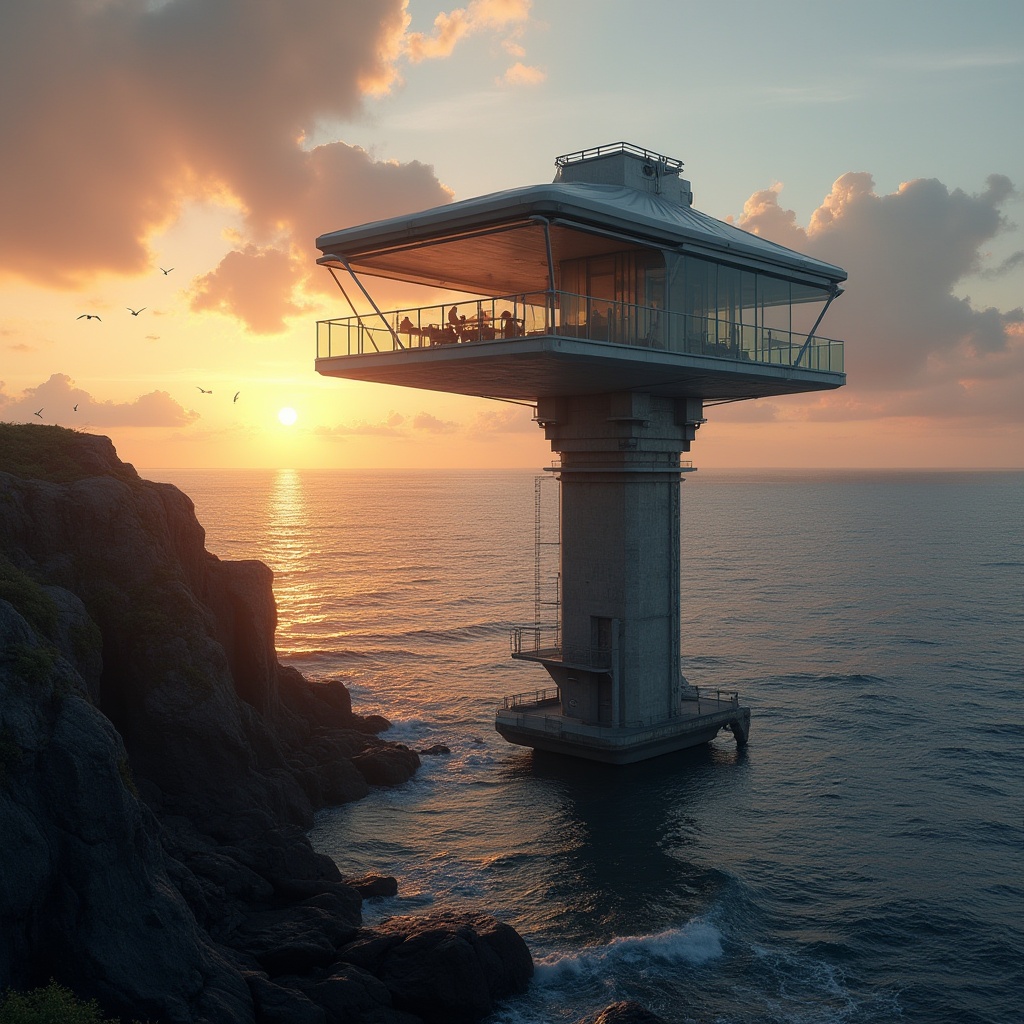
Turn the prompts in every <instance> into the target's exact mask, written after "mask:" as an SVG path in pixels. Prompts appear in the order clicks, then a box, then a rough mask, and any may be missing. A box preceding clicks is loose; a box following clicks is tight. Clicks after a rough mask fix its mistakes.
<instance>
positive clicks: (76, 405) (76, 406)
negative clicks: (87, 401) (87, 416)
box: [75, 402, 78, 412]
mask: <svg viewBox="0 0 1024 1024" xmlns="http://www.w3.org/2000/svg"><path fill="white" fill-rule="evenodd" d="M75 412H78V403H77V402H75Z"/></svg>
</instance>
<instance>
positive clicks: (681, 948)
mask: <svg viewBox="0 0 1024 1024" xmlns="http://www.w3.org/2000/svg"><path fill="white" fill-rule="evenodd" d="M721 955H722V933H721V932H720V931H719V930H718V928H716V927H715V926H714V925H713V924H711V923H710V922H709V921H706V920H703V919H700V918H695V919H694V920H692V921H688V922H687V923H686V924H685V925H683V926H682V927H681V928H669V929H668V930H667V931H663V932H657V933H655V934H652V935H625V936H618V937H616V938H614V939H612V940H611V941H610V942H609V943H607V944H606V945H603V946H588V947H586V948H584V949H581V950H579V951H576V952H573V953H552V954H549V955H548V956H545V957H540V958H538V959H537V961H536V962H535V965H534V966H535V974H534V978H535V980H536V983H537V984H538V985H541V986H551V985H561V984H564V983H566V982H571V981H574V980H576V979H579V978H581V977H583V976H587V975H599V976H606V975H607V973H608V970H609V968H612V967H615V966H622V965H630V964H635V963H638V962H644V961H650V960H651V959H658V960H663V961H670V962H676V963H678V962H680V961H683V962H686V963H688V964H692V965H694V966H699V965H701V964H705V963H708V962H709V961H710V960H715V959H717V958H718V957H720V956H721Z"/></svg>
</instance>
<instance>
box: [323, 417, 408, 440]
mask: <svg viewBox="0 0 1024 1024" xmlns="http://www.w3.org/2000/svg"><path fill="white" fill-rule="evenodd" d="M404 424H405V417H404V416H403V415H402V414H401V413H398V412H394V411H391V412H389V413H388V415H387V416H386V417H385V419H383V420H381V421H379V422H377V423H368V422H367V421H366V420H359V421H358V422H356V423H349V424H346V423H339V424H338V425H337V426H334V427H316V428H315V429H314V431H313V433H314V434H316V435H317V436H318V437H327V438H343V437H405V436H407V435H408V433H409V431H408V430H407V429H403V426H404Z"/></svg>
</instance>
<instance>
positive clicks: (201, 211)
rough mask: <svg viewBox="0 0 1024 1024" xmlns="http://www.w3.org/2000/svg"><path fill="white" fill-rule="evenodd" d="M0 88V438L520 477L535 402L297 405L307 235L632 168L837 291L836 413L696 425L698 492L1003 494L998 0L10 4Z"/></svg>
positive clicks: (1015, 385)
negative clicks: (741, 473) (982, 471)
mask: <svg viewBox="0 0 1024 1024" xmlns="http://www.w3.org/2000/svg"><path fill="white" fill-rule="evenodd" d="M0 90H2V96H3V101H2V105H0V129H2V130H0V147H2V154H0V155H2V163H0V166H2V168H3V189H2V191H0V311H2V315H0V420H3V421H14V422H30V423H40V422H42V423H51V424H52V423H58V424H61V425H63V426H74V427H78V428H81V429H85V430H89V431H92V432H96V433H103V434H107V435H109V436H110V437H111V438H112V439H113V441H114V443H115V445H116V446H117V449H118V453H119V454H120V456H121V457H122V458H123V459H125V460H127V461H129V462H132V463H134V464H135V465H136V466H137V467H138V468H140V469H142V470H144V469H146V468H150V467H152V468H156V467H167V468H171V467H227V466H238V467H268V468H273V467H282V468H286V467H290V468H304V467H325V468H327V467H338V468H349V467H351V468H356V467H408V466H416V467H432V466H437V467H495V468H511V467H539V466H541V465H544V464H547V463H548V462H549V461H550V458H551V455H550V451H549V449H548V447H547V444H546V442H545V441H544V439H543V436H542V433H541V431H540V430H539V429H538V428H537V427H536V425H535V424H533V423H532V422H531V421H530V413H529V411H528V410H524V409H522V408H519V407H515V406H510V405H506V404H502V403H495V402H488V401H486V400H482V399H469V398H460V397H453V396H448V395H443V394H434V393H430V392H425V391H416V390H410V389H401V388H394V387H387V386H383V385H371V384H359V383H355V382H347V381H339V380H335V379H330V378H322V377H319V376H318V375H317V374H316V373H315V371H314V368H313V360H314V355H315V335H316V331H315V323H316V321H317V320H318V319H323V318H326V317H331V316H344V315H347V313H348V308H347V306H346V305H345V303H344V300H343V299H342V297H341V295H340V294H339V293H338V291H337V289H336V287H335V285H334V283H333V281H332V280H331V277H330V275H329V274H328V273H327V271H325V270H323V269H321V268H318V267H317V266H316V265H315V259H316V257H317V256H318V255H319V253H318V252H317V250H316V248H315V246H314V239H315V238H316V236H317V235H319V234H321V233H323V232H326V231H329V230H334V229H337V228H341V227H345V226H347V225H350V224H356V223H361V222H364V221H368V220H376V219H380V218H384V217H389V216H394V215H397V214H401V213H405V212H410V211H414V210H418V209H423V208H426V207H430V206H435V205H438V204H440V203H444V202H447V201H449V200H451V199H465V198H470V197H473V196H477V195H482V194H485V193H488V192H493V191H498V190H501V189H505V188H513V187H517V186H521V185H530V184H536V183H541V182H547V181H550V180H551V179H552V177H553V176H554V170H555V168H554V159H555V157H556V156H558V155H559V154H563V153H570V152H573V151H575V150H579V149H583V148H587V147H591V146H597V145H600V144H604V143H611V142H618V141H627V142H632V143H634V144H636V145H639V146H644V147H647V148H650V149H653V150H655V151H657V152H660V153H663V154H665V155H667V156H670V157H675V158H678V159H681V160H683V161H684V163H685V172H684V173H685V177H686V178H687V179H689V180H690V181H691V183H692V187H693V192H694V197H695V198H694V205H695V206H696V207H697V208H698V209H700V210H702V211H703V212H705V213H707V214H710V215H711V216H714V217H718V218H721V219H723V220H724V219H731V220H732V221H733V222H734V223H736V224H737V225H739V226H740V227H743V228H745V229H747V230H750V231H756V232H757V233H759V234H762V235H764V236H765V237H768V238H770V239H772V240H774V241H777V242H780V243H782V244H784V245H788V246H790V247H792V248H795V249H799V250H801V251H804V252H807V253H809V254H810V255H812V256H816V257H819V258H821V259H824V260H827V261H828V262H831V263H836V264H839V265H840V266H842V267H844V268H845V269H846V270H847V272H848V274H849V281H848V282H847V286H846V291H845V294H844V295H843V296H842V297H841V298H840V299H838V300H837V302H836V303H835V304H834V305H833V306H832V308H831V309H830V311H829V313H828V315H827V317H826V319H825V321H824V323H823V325H822V328H821V332H820V333H822V334H824V335H825V336H827V337H832V338H841V339H844V340H845V342H846V368H847V374H848V384H847V386H846V387H845V388H843V389H840V390H839V391H836V392H831V393H827V394H824V395H812V396H805V397H789V398H782V399H768V400H762V401H759V402H755V403H750V402H748V403H740V404H737V405H732V406H725V407H721V408H715V409H711V410H709V413H708V422H707V423H706V424H705V425H704V426H703V427H702V428H701V430H700V432H699V434H698V438H697V441H696V442H695V443H694V445H693V449H692V451H691V453H690V454H691V457H692V458H693V459H694V462H695V464H696V465H697V466H699V467H708V468H726V467H827V466H836V467H871V468H874V467H882V468H890V467H1024V311H1022V305H1024V132H1022V130H1021V125H1022V121H1024V113H1022V106H1024V4H1022V3H1021V2H1020V0H1005V2H1004V0H975V2H973V3H966V2H963V0H955V2H948V0H929V2H923V0H921V2H918V0H884V2H876V0H861V2H860V3H857V4H850V3H832V2H826V3H820V2H819V3H811V2H804V0H779V2H777V3H774V4H764V3H759V2H756V3H755V2H753V0H715V2H711V0H706V2H700V3H695V2H691V0H640V2H636V0H633V2H625V0H532V2H531V0H471V2H469V3H466V4H465V5H464V6H462V7H453V6H445V5H441V4H437V3H430V2H421V0H287V2H285V0H32V2H24V3H11V4H4V5H3V6H2V7H0ZM165 270H166V271H169V272H168V273H165V272H164V271H165ZM366 283H367V284H368V286H370V287H371V291H374V284H373V282H372V281H367V282H366ZM374 294H375V296H376V297H377V298H378V302H379V304H380V305H381V306H382V308H395V307H397V306H400V305H402V299H403V296H402V290H401V289H400V288H398V287H396V286H395V285H393V284H392V285H388V286H387V287H379V288H378V289H377V290H376V291H374ZM416 294H417V299H416V300H414V301H416V302H419V301H420V299H419V298H418V296H419V293H416ZM133 309H134V310H141V311H140V312H139V313H138V315H133V314H132V312H131V311H130V310H133ZM84 314H89V315H90V316H92V317H99V318H100V319H98V320H97V319H87V318H86V317H85V316H84ZM207 391H209V392H212V393H209V394H208V393H205V392H207ZM236 394H237V400H234V399H235V396H236ZM76 405H77V410H76V409H75V406H76ZM282 409H293V410H295V413H296V416H295V418H294V422H293V423H290V424H288V423H284V422H282V418H281V417H280V416H279V413H280V411H281V410H282ZM37 412H39V413H40V415H39V416H37V415H36V413H37ZM290 418H291V417H289V416H285V417H284V419H286V420H287V419H290Z"/></svg>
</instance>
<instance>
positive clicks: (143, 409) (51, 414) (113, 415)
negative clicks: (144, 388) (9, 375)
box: [0, 373, 199, 427]
mask: <svg viewBox="0 0 1024 1024" xmlns="http://www.w3.org/2000/svg"><path fill="white" fill-rule="evenodd" d="M76 406H77V409H76ZM40 410H41V411H42V415H41V416H36V413H37V412H39V411H40ZM0 418H3V419H5V420H8V421H11V422H16V423H21V422H24V423H37V422H40V421H42V422H44V423H61V424H64V425H65V426H70V425H75V424H81V425H82V426H86V425H88V426H99V427H181V426H186V425H188V424H189V423H193V422H194V421H195V420H197V419H198V418H199V413H197V412H194V411H192V410H189V409H185V408H183V407H182V406H181V405H179V404H178V402H176V401H175V400H174V399H173V398H171V396H170V395H169V394H168V393H167V392H166V391H151V392H150V393H149V394H146V395H141V396H140V397H139V398H136V399H135V401H134V402H112V401H109V400H107V401H97V400H96V399H95V398H93V397H92V396H91V395H90V394H89V393H88V392H87V391H84V390H82V389H81V388H78V387H75V382H74V381H73V380H72V379H71V378H70V377H69V376H68V375H67V374H65V373H54V374H52V375H51V376H50V379H49V380H47V381H45V382H44V383H42V384H39V385H37V386H36V387H34V388H26V389H25V391H23V392H22V393H21V395H20V396H19V397H17V398H16V397H14V396H13V395H8V394H6V393H5V392H4V390H3V384H2V383H0Z"/></svg>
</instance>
